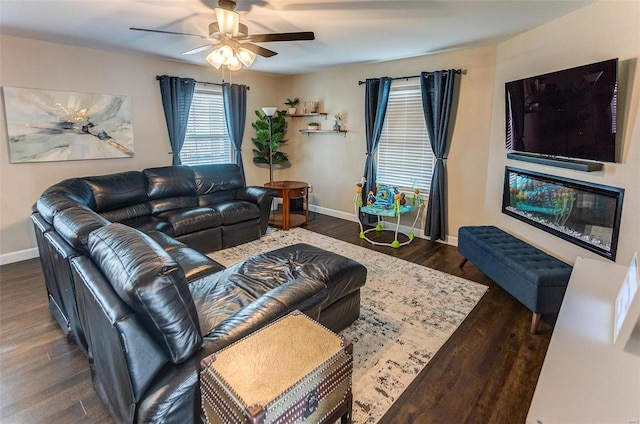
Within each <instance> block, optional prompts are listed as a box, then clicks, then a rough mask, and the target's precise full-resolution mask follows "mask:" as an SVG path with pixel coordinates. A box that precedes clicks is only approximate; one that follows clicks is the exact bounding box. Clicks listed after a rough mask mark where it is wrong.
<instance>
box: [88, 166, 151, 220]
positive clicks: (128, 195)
mask: <svg viewBox="0 0 640 424" xmlns="http://www.w3.org/2000/svg"><path fill="white" fill-rule="evenodd" d="M82 179H83V180H84V181H85V183H86V184H87V185H88V186H89V187H90V188H91V191H92V192H93V197H94V199H95V203H96V211H97V212H100V213H102V212H104V211H110V210H113V209H120V208H123V207H126V206H132V205H136V204H139V203H146V201H147V182H146V180H145V178H144V175H142V173H141V172H139V171H127V172H119V173H116V174H110V175H99V176H95V177H84V178H82ZM107 219H109V218H107Z"/></svg>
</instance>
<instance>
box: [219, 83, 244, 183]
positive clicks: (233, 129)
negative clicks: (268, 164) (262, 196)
mask: <svg viewBox="0 0 640 424" xmlns="http://www.w3.org/2000/svg"><path fill="white" fill-rule="evenodd" d="M222 100H223V102H224V116H225V118H226V121H227V131H228V132H229V138H230V139H231V144H233V148H234V150H235V152H236V154H235V163H236V164H237V165H238V167H240V172H241V173H242V180H243V181H244V179H245V177H244V165H243V163H242V137H244V125H245V121H246V120H247V86H246V85H240V84H223V85H222Z"/></svg>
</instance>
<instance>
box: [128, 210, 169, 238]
mask: <svg viewBox="0 0 640 424" xmlns="http://www.w3.org/2000/svg"><path fill="white" fill-rule="evenodd" d="M120 223H121V224H124V225H126V226H129V227H133V228H135V229H136V230H140V231H142V232H143V233H148V232H149V231H161V232H163V233H165V234H168V235H170V236H174V235H175V234H174V232H173V227H172V226H171V224H170V223H168V222H167V221H164V220H162V219H160V218H156V217H155V216H152V215H142V216H138V217H136V218H131V219H126V220H124V221H120Z"/></svg>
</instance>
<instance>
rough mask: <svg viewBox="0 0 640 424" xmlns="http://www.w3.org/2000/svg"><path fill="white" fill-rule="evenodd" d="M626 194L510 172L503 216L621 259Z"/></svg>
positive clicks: (525, 172) (594, 186)
mask: <svg viewBox="0 0 640 424" xmlns="http://www.w3.org/2000/svg"><path fill="white" fill-rule="evenodd" d="M623 196H624V189H623V188H617V187H610V186H603V185H599V184H592V183H588V182H584V181H578V180H571V179H568V178H561V177H556V176H553V175H547V174H541V173H537V172H533V171H525V170H522V169H517V168H511V167H508V166H507V167H505V178H504V192H503V197H502V212H503V213H505V214H507V215H510V216H512V217H514V218H517V219H519V220H521V221H524V222H526V223H528V224H531V225H533V226H535V227H538V228H540V229H542V230H544V231H547V232H549V233H551V234H554V235H556V236H558V237H561V238H563V239H565V240H567V241H569V242H571V243H574V244H577V245H578V246H581V247H583V248H585V249H588V250H590V251H592V252H595V253H597V254H599V255H601V256H604V257H605V258H608V259H611V260H615V258H616V247H617V244H618V233H619V230H620V216H621V214H622V198H623Z"/></svg>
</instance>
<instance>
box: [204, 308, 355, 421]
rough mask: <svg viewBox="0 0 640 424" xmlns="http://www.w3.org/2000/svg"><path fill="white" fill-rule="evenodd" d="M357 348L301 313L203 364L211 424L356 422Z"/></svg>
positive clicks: (207, 417) (206, 416)
mask: <svg viewBox="0 0 640 424" xmlns="http://www.w3.org/2000/svg"><path fill="white" fill-rule="evenodd" d="M352 370H353V345H352V344H351V343H350V342H348V341H346V340H344V339H343V338H341V337H339V336H337V335H336V334H335V333H333V332H331V331H329V330H327V329H326V328H325V327H323V326H321V325H319V324H318V323H317V322H315V321H313V320H312V319H311V318H309V317H307V316H306V315H304V314H302V313H300V312H297V311H296V312H293V313H291V314H289V315H287V316H285V317H284V318H281V319H280V320H278V321H276V322H274V323H272V324H270V325H268V326H266V327H264V328H262V329H260V330H258V331H256V332H255V333H252V334H250V335H249V336H247V337H245V338H243V339H241V340H239V341H238V342H236V343H234V344H232V345H230V346H228V347H226V348H224V349H222V350H220V351H219V352H216V353H214V354H213V355H210V356H208V357H206V358H205V359H203V360H202V371H201V374H200V389H201V393H202V411H203V415H204V417H203V418H204V421H205V422H208V423H265V424H269V423H279V424H286V423H295V422H308V423H324V422H327V423H329V422H331V423H333V422H335V421H336V420H337V419H338V418H340V417H342V422H343V423H347V422H351V406H352V395H351V376H352Z"/></svg>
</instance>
